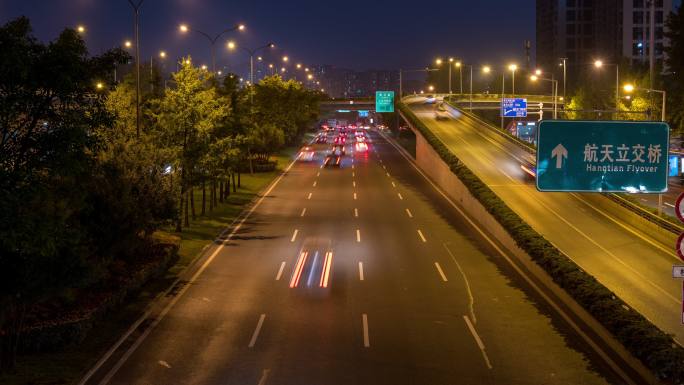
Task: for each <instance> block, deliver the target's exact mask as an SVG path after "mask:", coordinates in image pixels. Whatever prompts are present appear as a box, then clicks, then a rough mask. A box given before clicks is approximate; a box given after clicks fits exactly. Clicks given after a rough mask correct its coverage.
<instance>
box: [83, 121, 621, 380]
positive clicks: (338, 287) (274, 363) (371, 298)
mask: <svg viewBox="0 0 684 385" xmlns="http://www.w3.org/2000/svg"><path fill="white" fill-rule="evenodd" d="M369 136H370V137H371V140H372V141H373V142H372V143H371V145H370V151H368V152H365V153H362V152H357V153H354V154H352V153H351V151H350V148H349V147H348V148H347V156H346V157H344V159H343V161H342V166H341V167H340V168H323V167H322V166H321V165H322V162H323V159H324V156H325V152H326V150H327V146H325V145H316V146H315V149H316V151H317V152H316V155H315V157H314V159H313V161H311V162H302V161H297V162H295V163H294V165H293V166H292V168H291V169H290V170H289V171H288V172H287V173H286V174H285V176H284V177H283V178H282V179H280V180H279V181H278V182H277V184H276V185H275V186H274V187H273V188H272V189H271V190H269V191H268V192H267V194H266V195H265V196H264V197H263V199H262V200H261V201H260V202H259V204H258V206H256V208H255V209H254V211H253V212H252V213H251V215H250V216H249V217H248V218H247V220H246V221H245V222H244V223H243V224H242V225H241V226H240V227H239V228H238V229H237V231H235V235H234V236H233V237H232V238H231V239H230V240H227V241H225V242H224V244H223V245H219V246H214V249H212V250H213V251H212V250H210V253H209V254H212V255H213V256H214V258H210V259H208V260H206V261H205V262H203V263H204V265H203V267H204V268H203V269H202V270H200V272H199V273H198V274H196V275H195V276H196V277H195V278H196V279H194V280H191V281H190V282H188V283H187V286H186V289H185V290H184V291H182V292H181V293H180V296H179V298H177V302H175V304H174V305H173V306H172V307H170V308H169V311H168V312H166V313H165V314H163V318H160V319H158V324H156V327H154V328H153V329H151V331H150V332H149V333H146V334H145V335H143V337H144V338H140V339H138V340H137V342H136V344H135V345H134V349H131V350H130V351H129V354H128V355H126V356H125V357H124V359H123V360H121V361H120V362H119V365H118V366H117V367H114V369H113V370H111V371H109V374H108V375H107V376H106V377H105V376H100V377H99V378H97V380H96V381H94V382H93V383H99V384H105V383H106V384H116V385H136V384H140V385H155V384H159V385H162V384H163V385H170V384H221V385H228V384H235V385H249V384H254V385H266V384H292V385H303V384H344V385H349V384H393V385H398V384H430V385H433V384H473V385H475V384H506V385H514V384H521V385H523V384H524V385H529V384H563V385H566V384H606V383H616V384H617V383H622V382H621V381H620V380H618V376H617V375H616V374H614V372H613V371H612V370H610V369H608V366H607V364H605V363H604V361H603V360H601V359H600V358H598V355H597V354H595V353H594V352H592V351H591V350H590V349H589V348H588V347H587V345H586V344H585V343H584V342H583V340H582V339H581V338H579V337H578V336H577V335H576V334H575V333H574V332H573V331H572V329H571V328H570V327H569V326H568V325H567V324H566V323H565V322H564V321H562V320H560V318H559V317H558V316H557V315H555V313H553V312H552V311H550V310H549V308H548V306H547V304H546V303H544V302H543V301H542V300H540V299H539V298H538V296H537V294H536V293H535V292H534V291H532V290H531V289H530V288H529V287H528V286H527V285H526V284H525V283H524V282H525V281H524V280H523V279H521V278H520V277H519V276H518V275H517V274H516V273H515V271H514V270H513V269H512V267H511V266H510V265H509V264H508V263H507V262H506V261H505V259H504V258H503V257H502V256H501V255H499V254H498V253H497V252H496V250H495V249H494V248H493V247H492V246H491V245H490V244H489V243H488V242H487V241H486V240H485V239H484V238H483V237H482V236H481V235H480V234H479V233H478V232H477V231H476V230H475V229H474V228H473V227H472V225H470V224H469V223H468V222H467V221H466V220H465V219H464V217H462V216H461V215H460V214H459V213H458V211H457V210H456V209H455V208H454V207H453V206H451V205H450V204H449V203H448V202H447V201H446V200H445V199H444V198H443V197H442V196H441V195H440V194H439V193H438V191H437V190H436V189H435V188H434V187H433V186H432V185H431V184H430V183H429V182H428V181H427V180H426V179H425V178H424V177H423V176H421V175H420V174H419V173H418V171H416V169H414V167H413V166H412V165H411V163H409V161H408V160H407V159H405V158H404V157H403V156H402V155H401V154H400V153H399V152H398V151H397V150H396V149H395V148H394V147H392V146H391V145H390V144H388V143H387V142H385V141H384V140H383V139H382V138H381V137H379V136H378V135H377V134H376V133H369Z"/></svg>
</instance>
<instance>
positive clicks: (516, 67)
mask: <svg viewBox="0 0 684 385" xmlns="http://www.w3.org/2000/svg"><path fill="white" fill-rule="evenodd" d="M508 69H509V70H511V72H512V73H513V84H512V87H511V88H512V91H511V92H512V93H513V97H515V71H516V70H517V69H518V66H517V65H516V64H510V65H509V66H508Z"/></svg>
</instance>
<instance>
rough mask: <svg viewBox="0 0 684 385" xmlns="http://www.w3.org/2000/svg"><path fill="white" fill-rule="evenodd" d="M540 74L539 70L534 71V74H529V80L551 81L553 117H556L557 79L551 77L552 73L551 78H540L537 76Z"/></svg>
mask: <svg viewBox="0 0 684 385" xmlns="http://www.w3.org/2000/svg"><path fill="white" fill-rule="evenodd" d="M541 74H542V72H541V70H537V71H535V75H532V76H530V80H531V81H533V82H536V81H537V80H542V81H547V82H551V94H552V95H553V119H558V80H556V79H554V78H553V74H552V75H551V79H546V78H540V77H539V76H541Z"/></svg>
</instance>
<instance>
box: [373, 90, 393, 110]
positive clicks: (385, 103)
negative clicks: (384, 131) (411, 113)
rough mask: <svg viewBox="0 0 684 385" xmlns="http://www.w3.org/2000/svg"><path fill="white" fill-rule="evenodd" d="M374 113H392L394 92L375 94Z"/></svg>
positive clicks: (378, 92)
mask: <svg viewBox="0 0 684 385" xmlns="http://www.w3.org/2000/svg"><path fill="white" fill-rule="evenodd" d="M375 112H394V91H377V92H375Z"/></svg>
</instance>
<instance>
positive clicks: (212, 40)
mask: <svg viewBox="0 0 684 385" xmlns="http://www.w3.org/2000/svg"><path fill="white" fill-rule="evenodd" d="M178 29H179V30H180V31H181V32H182V33H187V32H189V31H191V30H192V31H194V32H197V33H199V34H200V35H202V36H204V37H206V38H207V40H209V44H210V45H211V72H216V41H217V40H218V39H219V38H220V37H221V36H223V35H225V34H226V33H228V32H233V31H244V30H245V25H244V24H238V25H235V26H233V27H231V28H227V29H225V30H223V31H222V32H220V33H218V34H216V35H215V36H210V35H209V34H208V33H206V32H202V31H200V30H197V29H191V28H190V27H188V25H187V24H181V25H180V26H179V27H178Z"/></svg>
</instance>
